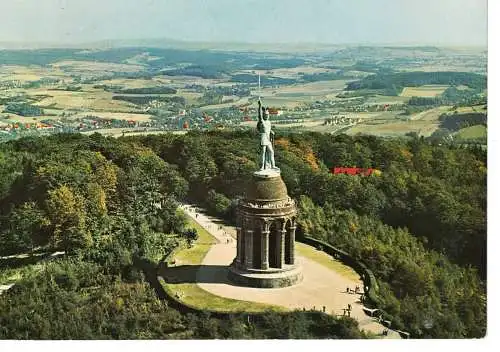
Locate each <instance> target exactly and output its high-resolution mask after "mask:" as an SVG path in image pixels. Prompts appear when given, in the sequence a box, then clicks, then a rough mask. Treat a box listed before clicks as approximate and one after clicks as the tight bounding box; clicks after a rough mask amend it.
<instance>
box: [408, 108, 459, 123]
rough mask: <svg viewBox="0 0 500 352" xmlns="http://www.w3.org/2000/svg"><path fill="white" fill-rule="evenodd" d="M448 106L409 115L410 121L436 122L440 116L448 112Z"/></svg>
mask: <svg viewBox="0 0 500 352" xmlns="http://www.w3.org/2000/svg"><path fill="white" fill-rule="evenodd" d="M449 109H450V106H439V107H437V108H434V109H430V110H425V111H422V112H419V113H417V114H414V115H411V117H410V119H411V120H413V121H418V120H421V121H437V120H438V119H439V116H441V114H443V113H445V112H447V111H449Z"/></svg>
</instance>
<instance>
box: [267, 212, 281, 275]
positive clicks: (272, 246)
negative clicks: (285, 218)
mask: <svg viewBox="0 0 500 352" xmlns="http://www.w3.org/2000/svg"><path fill="white" fill-rule="evenodd" d="M278 225H279V224H278V223H277V222H276V221H275V222H273V223H272V224H271V227H270V228H269V267H271V268H281V260H280V252H279V250H280V248H279V247H278V245H277V244H278V243H279V236H280V233H279V232H278V230H279V226H278Z"/></svg>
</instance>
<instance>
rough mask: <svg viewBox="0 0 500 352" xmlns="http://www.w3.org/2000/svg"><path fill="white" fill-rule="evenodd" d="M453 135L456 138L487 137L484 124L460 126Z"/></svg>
mask: <svg viewBox="0 0 500 352" xmlns="http://www.w3.org/2000/svg"><path fill="white" fill-rule="evenodd" d="M455 137H456V138H457V139H458V140H468V139H480V138H486V137H487V133H486V126H484V125H476V126H471V127H466V128H462V129H461V130H459V131H458V132H457V133H455Z"/></svg>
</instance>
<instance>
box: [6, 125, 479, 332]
mask: <svg viewBox="0 0 500 352" xmlns="http://www.w3.org/2000/svg"><path fill="white" fill-rule="evenodd" d="M256 141H257V135H256V132H255V131H239V132H222V131H217V132H208V133H201V132H190V133H188V134H186V135H182V136H180V135H173V134H164V135H155V136H153V135H150V136H134V137H122V138H119V139H113V138H105V137H103V136H101V135H99V134H94V135H91V136H82V135H67V134H60V135H55V136H51V137H43V138H24V139H20V140H16V141H11V142H8V143H4V144H2V145H1V146H0V214H1V216H2V217H1V218H0V224H1V226H0V244H1V248H0V255H8V254H15V253H20V252H29V253H32V255H33V256H35V255H37V253H39V252H40V251H43V250H45V251H47V250H64V251H66V253H67V254H66V256H65V258H64V259H62V260H58V261H55V262H51V263H50V265H47V266H46V269H45V270H43V271H39V269H37V266H36V265H30V266H27V267H23V268H21V269H16V268H9V269H7V271H6V273H2V275H7V274H8V273H9V272H11V273H14V272H16V270H20V271H21V272H22V273H23V279H22V280H21V281H20V282H19V284H17V285H16V286H15V287H14V288H13V289H11V290H10V291H9V292H7V293H6V294H4V295H3V296H2V297H1V298H0V311H2V312H3V314H2V315H1V317H0V327H1V328H0V338H124V336H127V338H202V337H203V338H245V337H246V338H257V337H267V338H274V337H275V338H295V337H297V338H298V337H301V338H323V337H325V338H359V337H363V336H364V335H362V334H361V333H360V332H359V330H358V328H357V326H356V323H355V322H354V321H352V320H350V319H336V318H333V317H327V316H324V315H321V314H320V315H319V316H318V315H317V314H312V313H307V312H297V313H293V314H292V313H291V314H285V315H279V314H277V313H269V314H268V315H266V316H263V317H261V318H259V319H258V320H256V321H255V322H254V323H253V324H252V325H251V327H250V328H249V327H248V325H246V320H245V318H244V317H243V316H234V317H231V318H230V319H229V320H228V319H219V318H216V317H212V316H210V315H208V314H205V313H200V314H199V315H195V316H193V315H186V314H183V313H181V312H178V311H176V310H175V309H173V308H171V307H168V305H167V306H165V304H164V302H162V301H158V300H157V299H156V298H155V297H154V291H153V290H152V289H151V288H150V287H149V286H148V285H147V280H146V279H145V276H147V275H146V274H147V271H144V270H142V269H141V268H143V267H144V265H141V263H143V264H144V263H149V264H150V265H154V263H157V262H158V261H159V260H160V259H161V258H162V257H164V256H165V255H167V254H168V253H170V251H172V250H173V249H175V248H176V247H178V246H180V245H183V243H185V242H186V240H187V237H188V233H189V228H187V225H186V219H185V218H184V217H183V215H182V214H181V213H179V212H178V211H177V210H176V209H177V202H179V201H184V200H189V201H191V202H196V203H198V204H200V205H201V206H204V207H205V208H206V209H207V210H208V211H210V212H211V213H213V214H214V215H217V216H219V217H221V218H224V219H226V220H227V221H229V222H232V221H233V220H234V212H235V209H236V205H237V200H238V199H240V198H241V197H242V196H243V194H244V190H245V185H246V184H247V182H248V180H249V179H250V178H251V177H252V173H253V171H254V170H256V169H257V165H258V145H257V143H256ZM276 159H277V160H276V162H277V164H278V166H279V167H280V168H281V172H282V177H283V179H284V181H285V183H286V185H287V188H288V192H289V194H290V196H292V197H293V198H295V199H296V200H297V202H298V206H299V214H300V218H299V229H298V237H299V238H300V236H301V235H302V234H307V235H309V236H313V237H315V238H317V239H320V240H323V241H326V242H328V243H330V244H332V245H334V246H336V247H337V248H340V249H343V250H344V251H346V252H348V253H350V255H352V256H353V257H354V258H356V259H357V260H361V261H363V262H364V263H365V264H366V265H367V266H368V267H369V269H371V270H372V271H373V273H374V274H375V276H376V279H377V282H378V284H379V286H380V291H379V296H380V298H381V302H379V304H380V307H379V308H380V309H383V311H384V312H386V314H387V316H388V318H389V319H390V320H391V321H392V322H393V326H394V327H395V328H399V329H402V330H405V331H408V332H410V334H411V336H412V337H414V338H424V337H433V338H463V337H469V338H471V337H482V336H484V335H485V332H486V303H485V296H486V289H485V285H486V282H485V280H486V175H487V165H486V151H484V150H483V149H481V148H475V147H474V146H454V145H439V144H434V143H432V142H431V141H428V140H424V139H423V138H407V139H382V138H377V137H374V136H355V137H350V136H346V135H339V136H331V135H325V134H319V133H302V134H294V133H284V134H282V135H281V136H280V137H279V138H277V140H276ZM354 166H356V167H363V168H376V169H378V170H380V171H381V174H380V175H379V176H377V175H372V176H353V175H342V174H339V175H333V174H331V173H330V172H329V169H330V168H332V167H354ZM157 204H162V206H161V207H158V206H157ZM2 264H4V263H2ZM9 270H10V271H9ZM42 302H43V304H42ZM75 307H80V308H79V309H78V310H77V313H74V314H70V313H68V312H71V311H73V310H74V309H75ZM97 307H99V308H97ZM92 309H97V312H96V313H95V314H92V312H93V310H92ZM33 311H34V312H35V313H30V314H28V312H33ZM56 314H57V315H58V316H62V317H63V318H61V319H59V320H58V319H54V318H53V317H55V315H56ZM28 315H29V316H31V317H33V316H34V318H32V319H20V317H24V316H28ZM109 316H112V317H113V318H112V319H109V318H107V317H109ZM155 317H156V318H155ZM54 320H58V321H59V322H60V323H57V324H60V325H57V327H56V326H55V325H52V324H49V322H53V321H54ZM158 321H161V322H162V323H161V324H158ZM42 322H44V323H42ZM39 324H42V325H41V326H43V327H44V328H43V329H38V330H37V329H36V327H38V326H39ZM54 324H55V323H54ZM318 326H319V328H318Z"/></svg>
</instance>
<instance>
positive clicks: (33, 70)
mask: <svg viewBox="0 0 500 352" xmlns="http://www.w3.org/2000/svg"><path fill="white" fill-rule="evenodd" d="M42 78H54V79H65V80H66V79H67V80H68V81H71V78H70V77H67V75H66V74H65V73H64V72H63V71H61V70H56V69H52V68H46V67H41V66H29V67H28V66H15V65H0V81H21V82H32V81H38V80H40V79H42Z"/></svg>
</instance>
